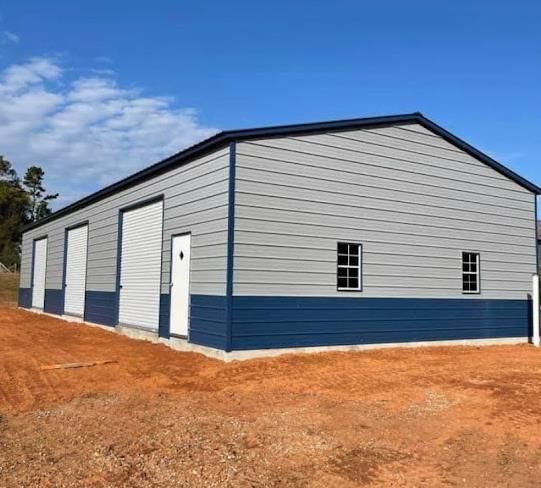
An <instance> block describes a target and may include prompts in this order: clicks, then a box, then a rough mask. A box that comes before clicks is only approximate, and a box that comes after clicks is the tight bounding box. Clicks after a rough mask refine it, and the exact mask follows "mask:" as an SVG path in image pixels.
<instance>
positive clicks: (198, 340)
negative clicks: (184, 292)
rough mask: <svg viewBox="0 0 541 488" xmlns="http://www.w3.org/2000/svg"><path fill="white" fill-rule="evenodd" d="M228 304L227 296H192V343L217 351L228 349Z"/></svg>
mask: <svg viewBox="0 0 541 488" xmlns="http://www.w3.org/2000/svg"><path fill="white" fill-rule="evenodd" d="M226 302H227V297H225V296H218V295H191V296H190V342H193V343H194V344H199V345H202V346H207V347H214V348H216V349H222V350H225V349H226V347H227V330H226V329H227V324H226V309H227V303H226Z"/></svg>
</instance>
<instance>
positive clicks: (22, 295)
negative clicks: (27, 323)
mask: <svg viewBox="0 0 541 488" xmlns="http://www.w3.org/2000/svg"><path fill="white" fill-rule="evenodd" d="M17 303H18V305H19V307H23V308H32V288H19V299H18V302H17Z"/></svg>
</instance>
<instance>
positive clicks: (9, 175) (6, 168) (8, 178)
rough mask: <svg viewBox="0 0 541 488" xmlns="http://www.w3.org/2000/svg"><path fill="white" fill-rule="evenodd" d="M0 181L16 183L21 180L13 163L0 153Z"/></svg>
mask: <svg viewBox="0 0 541 488" xmlns="http://www.w3.org/2000/svg"><path fill="white" fill-rule="evenodd" d="M0 181H5V182H8V183H15V182H18V181H19V178H18V177H17V172H16V171H15V169H14V168H13V166H12V165H11V163H10V162H9V161H8V160H7V159H4V156H2V155H0Z"/></svg>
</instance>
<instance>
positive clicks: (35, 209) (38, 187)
mask: <svg viewBox="0 0 541 488" xmlns="http://www.w3.org/2000/svg"><path fill="white" fill-rule="evenodd" d="M44 176H45V172H44V171H43V170H42V169H41V168H40V167H39V166H30V167H29V168H28V169H27V170H26V173H25V175H24V178H23V185H24V186H25V187H26V189H27V192H28V194H29V196H30V212H29V213H30V220H31V221H32V222H35V221H37V220H40V219H42V218H43V217H46V216H47V215H49V214H50V213H51V212H52V210H51V209H50V208H49V202H50V201H51V200H54V199H56V198H58V193H54V194H46V193H45V188H44V186H43V177H44Z"/></svg>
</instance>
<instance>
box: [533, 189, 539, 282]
mask: <svg viewBox="0 0 541 488" xmlns="http://www.w3.org/2000/svg"><path fill="white" fill-rule="evenodd" d="M533 204H534V209H535V220H534V232H535V241H534V242H535V272H536V273H539V247H538V246H539V239H538V238H537V235H538V234H537V225H538V223H537V195H534V196H533Z"/></svg>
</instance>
